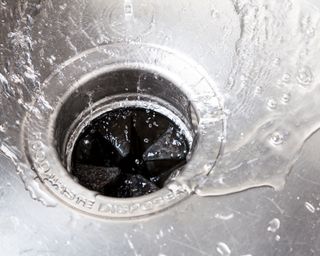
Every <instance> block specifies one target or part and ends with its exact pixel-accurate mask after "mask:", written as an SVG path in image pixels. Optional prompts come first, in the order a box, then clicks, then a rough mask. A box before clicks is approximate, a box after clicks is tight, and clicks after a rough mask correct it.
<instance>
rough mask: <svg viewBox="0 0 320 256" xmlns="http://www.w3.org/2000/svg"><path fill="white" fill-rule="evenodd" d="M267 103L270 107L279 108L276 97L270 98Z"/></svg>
mask: <svg viewBox="0 0 320 256" xmlns="http://www.w3.org/2000/svg"><path fill="white" fill-rule="evenodd" d="M267 105H268V108H269V109H272V110H273V109H276V108H277V106H278V103H277V102H276V101H275V100H274V99H269V100H268V103H267Z"/></svg>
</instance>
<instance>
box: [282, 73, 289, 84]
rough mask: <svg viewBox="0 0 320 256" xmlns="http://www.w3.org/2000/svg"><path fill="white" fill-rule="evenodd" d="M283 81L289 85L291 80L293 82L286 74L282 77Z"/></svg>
mask: <svg viewBox="0 0 320 256" xmlns="http://www.w3.org/2000/svg"><path fill="white" fill-rule="evenodd" d="M281 80H282V82H284V83H289V82H290V80H291V76H290V74H288V73H285V74H284V75H283V76H282V78H281Z"/></svg>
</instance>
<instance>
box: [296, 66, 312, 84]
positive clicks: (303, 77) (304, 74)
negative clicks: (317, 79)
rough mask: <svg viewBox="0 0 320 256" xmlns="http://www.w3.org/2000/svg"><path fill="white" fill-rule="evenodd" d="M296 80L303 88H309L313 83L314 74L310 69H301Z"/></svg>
mask: <svg viewBox="0 0 320 256" xmlns="http://www.w3.org/2000/svg"><path fill="white" fill-rule="evenodd" d="M296 79H297V81H298V83H299V84H301V85H302V86H308V85H310V84H311V83H312V82H313V74H312V71H311V69H310V68H309V67H307V66H305V67H301V68H299V70H298V73H297V76H296Z"/></svg>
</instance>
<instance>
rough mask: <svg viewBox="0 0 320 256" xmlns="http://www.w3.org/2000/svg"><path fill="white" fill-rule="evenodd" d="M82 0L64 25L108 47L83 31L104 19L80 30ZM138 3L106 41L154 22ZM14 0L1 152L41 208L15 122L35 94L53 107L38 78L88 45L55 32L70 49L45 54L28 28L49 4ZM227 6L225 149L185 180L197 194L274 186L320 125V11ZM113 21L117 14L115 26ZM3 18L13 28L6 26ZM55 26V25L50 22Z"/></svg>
mask: <svg viewBox="0 0 320 256" xmlns="http://www.w3.org/2000/svg"><path fill="white" fill-rule="evenodd" d="M84 2H85V1H79V7H78V8H79V19H81V18H82V20H77V19H78V18H77V17H78V16H77V17H71V18H70V20H69V21H68V26H70V29H69V30H70V31H73V30H74V31H78V30H79V31H78V33H79V34H80V35H81V40H87V41H88V42H89V43H88V44H90V45H91V47H95V46H97V45H99V44H102V43H106V42H107V41H108V40H109V35H108V34H106V33H99V35H101V36H100V37H101V38H102V39H101V38H92V37H91V36H90V33H89V32H90V31H91V30H97V31H99V29H100V28H104V27H106V24H100V23H101V22H100V21H99V24H98V23H97V24H96V27H94V25H92V24H95V23H94V22H92V24H91V25H90V27H86V28H83V27H81V29H79V28H78V27H77V26H78V24H80V25H81V26H82V25H83V24H82V23H81V22H83V21H86V20H90V19H89V18H90V17H87V16H84V15H83V13H84V11H85V10H86V8H85V3H84ZM135 3H136V2H134V1H130V0H125V1H124V4H123V5H121V8H120V7H119V6H118V5H117V6H116V7H114V9H113V11H112V12H111V14H110V15H109V16H108V18H109V20H110V22H111V23H112V24H111V25H110V27H111V32H110V37H115V36H120V37H125V36H128V35H130V38H136V37H138V36H137V35H136V33H132V29H135V31H137V34H139V36H140V35H145V34H146V33H147V32H149V31H150V29H151V27H153V26H154V22H155V21H154V17H153V15H150V17H149V16H148V15H147V14H146V13H145V10H147V8H145V7H143V8H142V7H141V8H136V7H135V6H134V4H135ZM11 4H12V3H11V2H10V1H1V2H0V19H3V20H4V21H5V22H2V21H1V23H0V26H1V27H0V28H1V33H0V39H1V40H0V42H1V43H0V53H4V54H0V92H1V98H0V107H1V109H2V110H4V111H1V113H0V134H1V136H0V150H1V151H2V152H3V154H5V155H7V156H8V157H9V158H10V159H11V160H12V161H13V162H14V163H15V164H16V166H17V170H18V173H19V175H20V176H21V177H22V179H23V180H24V182H25V184H26V189H27V190H29V191H30V193H31V195H32V197H33V198H34V199H37V200H39V201H41V202H43V203H44V204H45V205H54V203H53V202H52V200H51V199H48V198H47V197H46V196H44V195H45V193H44V191H42V189H41V184H40V182H39V181H38V179H37V175H36V173H35V172H34V171H33V170H31V168H29V167H27V165H24V164H22V163H24V162H25V159H24V157H23V155H24V153H23V152H20V151H19V149H20V148H22V147H21V144H20V143H21V142H20V140H19V138H20V137H19V136H20V132H21V126H22V123H23V118H24V116H25V114H26V113H28V112H34V113H37V111H38V110H37V109H34V107H33V105H32V102H33V101H34V100H35V99H37V100H41V101H42V103H43V104H42V105H43V108H44V109H48V111H50V105H48V103H47V102H46V100H45V95H42V92H41V84H42V83H43V81H44V80H45V78H46V77H47V76H49V75H50V72H52V71H54V70H55V69H57V68H58V66H56V65H58V64H59V63H61V62H62V61H64V60H66V59H67V58H70V57H71V56H72V54H79V53H81V52H82V51H84V50H86V49H82V48H81V47H79V45H80V46H81V45H82V44H80V43H79V42H78V41H81V40H78V41H77V42H74V41H76V40H77V39H75V40H74V41H72V40H71V39H70V37H71V36H74V35H73V34H70V35H65V34H63V33H62V32H61V38H60V39H61V40H65V43H66V45H67V46H68V47H69V48H70V52H71V53H72V54H71V53H70V52H69V54H66V55H63V54H61V56H60V55H59V54H58V53H56V52H55V51H54V50H52V48H54V47H53V45H50V43H49V42H45V41H46V40H45V39H46V30H45V29H41V28H43V27H41V26H42V25H39V24H38V25H37V26H38V27H37V30H34V18H35V17H36V16H37V15H39V14H41V15H42V19H44V18H45V17H46V15H48V14H47V11H46V9H48V10H50V9H52V5H53V2H52V1H48V2H47V3H45V4H44V3H41V1H40V0H29V1H18V4H17V5H18V6H17V7H16V8H10V5H11ZM233 5H234V10H235V12H236V14H237V15H238V17H239V26H240V38H239V39H238V41H237V42H236V45H235V46H234V47H235V56H234V63H233V69H232V72H231V74H230V76H229V80H228V81H227V82H226V83H225V85H224V87H221V88H219V89H220V91H221V92H223V94H222V95H220V96H221V97H222V98H223V102H224V106H223V107H224V113H225V120H226V127H225V135H224V137H223V138H220V140H222V143H223V146H224V147H223V151H222V152H221V155H220V156H219V158H218V160H217V162H216V165H215V167H214V169H212V170H208V172H209V173H206V174H204V175H203V177H201V179H199V177H197V179H196V180H195V181H194V182H196V184H193V185H192V188H196V193H197V194H198V195H201V196H211V195H223V194H228V193H234V192H239V191H242V190H246V189H249V188H254V187H260V186H270V187H273V188H275V189H281V188H282V187H283V186H284V184H285V178H286V176H287V175H288V173H289V172H290V168H291V167H292V165H293V164H294V162H295V160H296V158H297V157H298V156H299V152H300V151H301V149H302V147H303V145H304V143H305V142H306V140H308V139H309V138H310V136H311V135H312V134H313V133H314V132H315V131H317V130H318V129H319V127H320V106H319V105H320V101H319V99H318V95H320V85H319V83H318V80H319V78H318V76H319V75H318V74H320V63H319V61H318V60H319V58H320V56H319V54H320V51H319V50H320V49H319V48H320V35H319V33H317V31H318V29H319V21H320V11H319V10H318V9H317V8H316V7H315V6H313V5H312V4H308V3H307V2H306V1H298V0H296V1H293V0H292V1H289V0H283V1H277V0H265V1H262V0H233ZM67 8H68V7H67V6H65V5H63V6H61V8H58V9H57V16H59V15H62V16H63V13H64V12H65V11H66V9H67ZM234 10H233V11H234ZM119 13H120V14H121V15H122V16H121V15H118V14H119ZM209 16H210V17H208V18H214V19H219V17H221V16H223V13H217V12H216V11H215V12H214V15H213V14H212V11H211V13H209ZM63 17H64V16H63ZM119 17H122V19H123V20H122V21H121V22H119V20H118V19H119ZM99 18H100V17H99ZM57 20H58V19H57ZM61 20H62V19H61ZM132 20H134V22H133V23H132V22H131V23H130V22H129V21H132ZM9 23H10V24H15V25H14V26H7V25H6V24H9ZM146 24H148V26H146ZM53 25H54V26H57V27H59V26H62V25H61V24H60V23H59V22H58V21H55V20H54V21H53ZM80 25H79V26H80ZM130 26H132V28H131V27H130ZM44 27H45V26H44ZM73 28H74V29H73ZM35 31H37V32H38V33H40V32H41V33H43V35H42V36H39V35H38V37H37V38H38V40H34V39H33V37H34V33H35ZM88 31H89V32H88ZM138 32H139V33H138ZM88 33H89V34H88ZM112 33H113V34H112ZM130 33H132V34H130ZM59 35H60V34H59ZM39 38H40V39H39ZM74 38H76V37H75V36H74ZM106 38H107V39H106ZM41 40H43V41H44V42H45V43H44V42H42V43H43V46H46V47H43V49H42V51H46V50H48V51H52V54H50V58H48V59H45V60H42V59H41V56H42V55H43V52H41V51H37V53H38V55H34V54H33V50H34V48H36V47H38V46H37V45H38V44H39V43H41ZM56 40H59V38H57V39H56ZM115 41H116V40H115ZM108 42H109V41H108ZM83 45H85V44H83ZM49 46H50V47H49ZM49 49H50V50H49ZM5 56H10V58H7V57H5ZM63 58H65V59H63ZM196 61H197V60H196ZM36 67H37V68H36ZM40 74H41V75H40ZM62 79H63V78H62ZM199 180H200V182H199ZM221 250H222V249H221Z"/></svg>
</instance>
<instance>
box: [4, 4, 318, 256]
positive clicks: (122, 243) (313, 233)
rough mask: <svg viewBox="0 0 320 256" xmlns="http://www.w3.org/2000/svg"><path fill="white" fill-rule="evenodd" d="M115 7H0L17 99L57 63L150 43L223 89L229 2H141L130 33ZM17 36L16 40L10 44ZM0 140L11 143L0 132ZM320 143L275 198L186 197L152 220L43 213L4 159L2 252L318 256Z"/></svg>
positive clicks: (261, 194) (314, 140) (264, 193)
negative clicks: (109, 47) (95, 50)
mask: <svg viewBox="0 0 320 256" xmlns="http://www.w3.org/2000/svg"><path fill="white" fill-rule="evenodd" d="M119 2H120V1H111V0H110V1H102V0H101V1H99V0H95V1H85V0H78V1H77V0H72V1H60V0H59V1H50V0H47V1H40V0H38V1H36V0H33V1H32V0H29V1H28V0H26V1H13V0H7V1H5V0H1V1H0V22H1V25H0V26H1V27H0V28H1V30H0V60H1V61H0V70H1V73H4V70H8V69H10V70H11V71H12V72H14V73H16V74H18V75H21V77H23V79H25V80H24V81H23V82H22V83H19V82H16V84H15V86H16V87H15V89H14V90H16V89H17V87H18V85H19V84H20V86H21V90H22V92H19V91H18V92H17V91H14V92H15V93H16V94H14V95H16V96H17V95H18V96H21V98H23V100H25V101H28V95H30V94H32V92H33V91H36V90H37V89H38V87H41V82H42V81H43V80H44V79H45V78H46V77H48V76H49V75H50V74H51V73H52V72H53V71H54V70H55V69H56V67H57V66H58V65H59V64H61V63H62V62H63V61H65V60H67V59H69V58H71V57H73V56H76V55H78V54H79V53H81V52H83V51H84V50H87V49H90V48H92V47H96V46H97V45H103V44H109V43H115V42H128V43H129V42H130V43H139V42H144V43H154V44H159V45H165V46H167V47H170V48H173V49H177V50H179V51H180V52H186V53H187V54H188V55H189V56H191V57H192V58H193V59H195V60H196V61H197V62H198V63H199V64H200V65H202V66H203V67H205V68H206V70H207V71H208V73H209V74H210V75H211V76H212V78H214V80H215V82H216V83H217V84H221V85H224V84H226V81H227V80H228V77H229V74H230V72H231V69H232V65H233V56H234V54H235V44H236V42H237V40H238V38H239V36H240V32H241V25H240V21H239V17H238V15H237V13H236V11H235V9H234V6H233V3H232V2H231V1H230V2H224V1H218V0H214V1H205V0H204V1H201V2H200V1H192V0H190V1H175V3H174V4H173V2H172V1H145V2H143V4H145V6H149V5H150V4H152V8H151V9H149V8H150V7H148V9H147V10H148V11H146V10H145V9H144V8H145V7H143V6H144V5H143V4H141V3H140V11H141V12H142V16H141V17H143V22H142V23H139V24H134V25H133V27H131V29H128V30H127V29H126V28H127V27H126V25H123V23H121V21H122V22H123V20H120V23H119V20H118V18H119V15H120V14H121V13H120V14H119V13H118V11H119V10H118V4H119ZM313 2H314V4H317V2H316V1H313ZM141 6H142V7H141ZM138 10H139V8H138ZM150 10H151V11H150ZM110 24H114V26H113V27H110ZM186 28H188V29H186ZM10 33H15V35H14V34H10ZM17 33H18V37H19V38H20V39H21V41H18V42H20V43H15V41H13V39H16V38H15V37H16V36H17ZM217 35H224V37H219V36H217ZM12 38H13V39H12ZM29 39H30V40H29ZM26 52H27V53H29V54H30V55H28V54H26ZM24 61H25V62H24ZM28 61H30V62H31V63H30V62H28ZM20 64H21V65H20ZM23 64H24V65H23ZM30 68H32V70H33V71H32V72H31V73H32V74H33V75H34V74H35V73H36V77H37V81H36V82H35V81H34V79H33V78H34V77H33V78H32V76H31V78H30V74H29V73H28V72H29V71H30ZM35 71H36V72H35ZM1 73H0V74H1ZM0 78H1V77H0ZM12 79H14V77H13V78H12ZM10 82H11V83H14V80H11V81H10ZM21 84H23V85H21ZM3 85H4V83H3ZM1 90H2V91H1V92H2V95H1V107H2V110H1V112H2V114H1V119H0V125H5V124H6V122H7V121H9V120H11V119H14V118H18V119H19V116H17V115H16V113H15V112H14V111H15V110H16V111H18V110H19V109H20V107H21V104H20V105H18V104H17V105H14V106H12V105H8V108H5V103H6V102H7V101H6V100H7V99H6V97H7V94H5V91H4V89H1ZM1 127H2V126H1ZM16 127H18V128H19V123H17V124H16ZM5 134H7V135H8V134H9V135H10V136H13V135H12V134H14V133H13V131H10V130H9V131H7V132H6V133H5ZM16 136H18V135H17V134H16ZM1 139H2V141H9V143H12V144H13V143H14V141H15V138H13V139H12V140H6V139H7V137H6V136H4V135H2V137H1ZM319 143H320V134H319V133H315V134H314V135H313V136H312V137H311V139H309V140H308V141H306V143H304V146H303V148H302V152H301V154H300V156H299V158H298V160H297V161H296V163H295V165H294V167H293V168H292V170H291V172H290V174H289V175H288V176H287V177H286V183H285V185H284V188H283V189H282V190H280V191H275V190H273V189H272V188H254V189H250V190H247V191H243V192H240V193H234V194H229V195H225V196H217V197H199V196H196V195H193V196H191V197H190V198H188V199H187V200H185V201H183V202H181V203H179V204H178V205H176V206H174V207H172V208H170V209H168V210H165V211H163V212H161V213H157V214H154V215H153V216H149V217H144V218H139V219H132V220H122V221H115V220H102V219H97V218H94V217H89V216H87V215H83V214H80V213H79V212H77V211H73V210H71V209H70V208H68V207H65V206H64V205H63V204H58V205H57V206H56V207H45V206H43V205H42V204H41V203H40V202H38V201H36V200H33V199H32V198H31V197H30V195H29V193H28V192H27V191H26V189H25V185H24V184H23V181H22V180H21V179H20V177H19V175H18V174H17V172H16V168H15V166H14V165H13V164H12V162H11V161H10V159H8V158H7V157H5V156H4V155H3V156H1V158H0V166H1V169H0V170H1V175H0V250H1V255H28V256H32V255H36V256H39V255H43V256H45V255H48V256H49V255H50V256H51V255H52V256H53V255H159V256H164V255H218V256H219V255H222V256H227V255H242V256H249V255H251V256H255V255H259V256H263V255H281V256H282V255H306V256H308V255H319V254H320V243H319V242H320V240H319V238H320V237H319V234H320V232H319V231H320V223H319V206H320V196H319V192H318V190H319V185H320V176H319V175H318V171H319V165H320V158H319V157H318V147H317V145H318V144H319ZM2 150H3V149H2Z"/></svg>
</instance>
